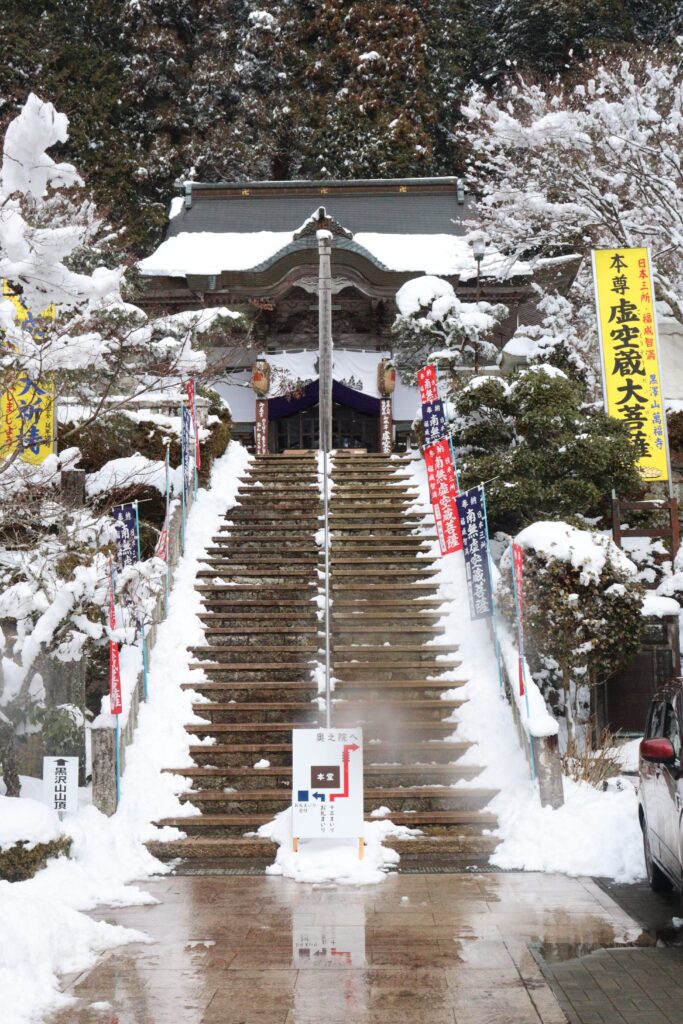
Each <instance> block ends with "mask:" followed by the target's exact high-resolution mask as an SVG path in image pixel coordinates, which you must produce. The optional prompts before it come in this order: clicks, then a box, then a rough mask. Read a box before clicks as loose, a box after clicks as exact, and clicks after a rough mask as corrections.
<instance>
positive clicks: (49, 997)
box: [0, 882, 150, 1024]
mask: <svg viewBox="0 0 683 1024" xmlns="http://www.w3.org/2000/svg"><path fill="white" fill-rule="evenodd" d="M28 886H29V883H27V882H20V883H15V884H11V883H10V882H0V993H2V1020H3V1024H25V1022H29V1021H30V1022H34V1021H38V1020H43V1019H44V1015H45V1014H46V1013H48V1012H50V1011H53V1010H58V1009H61V1008H63V1007H65V1006H68V1005H70V1004H71V1003H72V1002H74V1000H73V999H72V998H70V997H68V996H64V995H62V994H61V993H60V992H59V989H58V986H57V976H58V975H59V974H66V973H70V972H76V971H83V970H85V969H86V968H88V967H91V966H92V965H93V964H94V963H95V961H96V959H97V956H98V955H99V954H101V953H104V952H105V951H106V950H108V949H113V948H115V947H116V946H123V945H124V944H125V943H127V942H147V941H150V940H149V939H147V937H146V936H145V935H143V934H142V933H140V932H137V931H133V930H132V929H130V928H122V927H120V926H118V925H110V924H106V923H105V922H104V921H93V920H91V918H89V917H86V915H85V914H80V913H78V912H77V911H75V910H71V909H70V908H69V907H68V906H65V904H64V903H63V902H62V901H61V899H59V898H55V899H45V898H38V899H37V898H34V897H32V896H31V895H29V894H28V892H27V887H28Z"/></svg>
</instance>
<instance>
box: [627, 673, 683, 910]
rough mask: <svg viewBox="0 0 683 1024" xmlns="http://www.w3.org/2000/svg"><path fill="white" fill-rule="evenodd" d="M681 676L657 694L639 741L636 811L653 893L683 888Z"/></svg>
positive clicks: (682, 688) (682, 698) (682, 684)
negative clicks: (637, 806) (643, 734)
mask: <svg viewBox="0 0 683 1024" xmlns="http://www.w3.org/2000/svg"><path fill="white" fill-rule="evenodd" d="M681 725H683V679H675V680H673V681H672V682H671V683H670V684H668V685H667V686H665V687H663V688H662V689H661V690H658V691H657V693H656V694H655V696H654V698H653V700H652V704H651V705H650V711H649V713H648V716H647V725H646V727H645V736H644V738H643V740H642V742H641V744H640V787H639V792H638V803H639V808H638V814H639V817H640V827H641V829H642V830H643V846H644V850H645V863H646V866H647V877H648V881H649V883H650V886H651V887H652V889H654V891H655V892H666V891H667V890H669V889H672V888H674V887H676V888H677V889H683V763H682V762H681V747H682V745H683V744H682V736H683V733H682V731H681Z"/></svg>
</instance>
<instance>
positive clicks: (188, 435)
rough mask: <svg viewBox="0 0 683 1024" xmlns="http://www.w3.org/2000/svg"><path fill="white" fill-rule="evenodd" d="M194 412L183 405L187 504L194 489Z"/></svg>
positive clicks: (184, 473)
mask: <svg viewBox="0 0 683 1024" xmlns="http://www.w3.org/2000/svg"><path fill="white" fill-rule="evenodd" d="M191 439H192V413H191V412H190V410H189V409H188V408H187V406H185V405H184V406H183V438H182V441H183V444H182V448H183V495H184V498H185V503H186V504H187V496H188V494H189V493H190V491H191V489H192V480H193V475H194V469H193V466H192V451H191V446H192V440H191Z"/></svg>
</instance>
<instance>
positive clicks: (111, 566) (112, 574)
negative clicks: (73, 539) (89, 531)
mask: <svg viewBox="0 0 683 1024" xmlns="http://www.w3.org/2000/svg"><path fill="white" fill-rule="evenodd" d="M109 571H110V578H111V594H112V602H115V598H116V570H115V569H114V564H113V562H112V560H111V559H109ZM119 717H120V716H119V715H114V719H115V722H116V732H115V735H114V742H115V744H116V750H115V755H116V756H115V758H114V771H115V774H116V807H117V809H118V806H119V801H120V800H121V740H120V732H119Z"/></svg>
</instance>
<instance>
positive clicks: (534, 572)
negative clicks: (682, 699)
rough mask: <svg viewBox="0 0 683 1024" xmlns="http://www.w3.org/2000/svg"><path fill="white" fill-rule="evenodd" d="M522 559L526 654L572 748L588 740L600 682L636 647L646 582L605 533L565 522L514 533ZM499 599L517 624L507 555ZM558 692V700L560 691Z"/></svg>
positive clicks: (617, 667)
mask: <svg viewBox="0 0 683 1024" xmlns="http://www.w3.org/2000/svg"><path fill="white" fill-rule="evenodd" d="M515 541H516V543H517V544H519V546H520V547H521V548H522V550H523V551H524V554H525V558H524V631H525V653H526V654H527V660H528V661H529V663H530V667H531V669H532V672H533V673H534V678H535V679H536V680H537V681H538V682H539V683H540V684H541V688H542V690H543V693H544V696H545V697H546V700H548V701H549V702H550V703H551V704H552V705H553V706H554V710H555V713H556V714H557V715H560V716H562V717H563V718H564V719H565V722H566V726H567V737H568V740H569V744H570V749H573V750H576V749H577V747H578V748H579V749H580V748H581V746H582V742H581V740H582V739H587V740H589V739H590V737H589V736H586V735H585V730H583V729H582V730H581V732H582V733H583V736H580V735H579V730H578V729H577V727H578V726H585V725H587V723H588V722H589V720H590V718H591V715H592V714H593V713H594V711H595V707H594V703H593V694H594V692H595V687H596V686H597V685H599V684H600V683H604V682H605V681H606V680H607V679H608V678H609V676H611V675H612V674H613V673H614V672H616V671H618V669H619V668H621V667H622V666H623V665H625V664H628V662H629V660H630V659H631V658H632V657H633V656H634V655H635V654H636V653H637V652H638V650H639V648H640V642H641V639H642V634H643V616H642V599H643V593H644V591H643V587H642V584H640V583H639V582H638V581H637V579H636V567H635V565H633V563H632V562H630V560H629V559H628V558H627V557H626V556H625V554H624V553H623V552H622V551H621V550H620V549H619V548H618V547H617V546H616V544H614V543H613V541H612V540H611V539H610V538H609V537H606V536H604V535H602V534H597V533H593V532H591V531H589V530H579V529H576V528H575V527H573V526H570V525H569V524H568V523H563V522H543V521H541V522H536V523H533V524H532V525H530V526H528V527H527V528H526V529H525V530H522V532H521V533H520V534H518V536H517V537H516V538H515ZM498 600H499V605H500V607H501V608H502V610H503V612H504V614H505V615H506V617H507V618H508V620H509V622H510V624H511V625H512V626H513V628H514V623H515V602H514V596H513V593H512V559H511V557H510V552H509V549H507V550H506V553H505V555H504V556H503V558H502V560H501V583H500V585H499V588H498ZM558 694H559V699H557V695H558Z"/></svg>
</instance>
